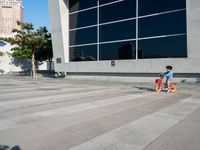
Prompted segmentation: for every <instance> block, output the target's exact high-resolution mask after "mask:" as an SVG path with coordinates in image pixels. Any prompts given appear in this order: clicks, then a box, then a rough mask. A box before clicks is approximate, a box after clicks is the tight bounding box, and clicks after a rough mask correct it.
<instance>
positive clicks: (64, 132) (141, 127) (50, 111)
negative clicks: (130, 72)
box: [0, 76, 200, 150]
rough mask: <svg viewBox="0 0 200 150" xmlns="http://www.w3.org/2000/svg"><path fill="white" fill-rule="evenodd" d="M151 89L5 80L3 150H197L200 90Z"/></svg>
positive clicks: (1, 88) (0, 96)
mask: <svg viewBox="0 0 200 150" xmlns="http://www.w3.org/2000/svg"><path fill="white" fill-rule="evenodd" d="M153 85H154V83H153V81H152V83H130V82H129V83H128V82H111V81H95V80H89V81H87V80H72V79H70V80H69V79H48V78H40V79H38V80H32V79H30V78H28V77H17V76H15V77H13V76H0V149H1V150H2V149H3V150H7V149H8V150H10V149H12V148H13V147H15V148H16V149H15V150H17V149H18V150H199V149H200V84H197V83H196V84H195V83H187V84H186V83H181V84H178V91H177V92H176V93H165V92H161V93H156V92H153V91H152V90H151V89H152V88H153ZM6 147H7V148H6ZM8 147H9V148H8ZM13 149H14V148H13Z"/></svg>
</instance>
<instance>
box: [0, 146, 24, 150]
mask: <svg viewBox="0 0 200 150" xmlns="http://www.w3.org/2000/svg"><path fill="white" fill-rule="evenodd" d="M0 150H22V149H21V148H20V147H19V146H17V145H16V146H13V147H10V146H7V145H0Z"/></svg>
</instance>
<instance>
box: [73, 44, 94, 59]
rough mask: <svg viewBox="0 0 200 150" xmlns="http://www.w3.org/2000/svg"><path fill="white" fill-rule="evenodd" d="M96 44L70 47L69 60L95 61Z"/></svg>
mask: <svg viewBox="0 0 200 150" xmlns="http://www.w3.org/2000/svg"><path fill="white" fill-rule="evenodd" d="M96 60H97V45H90V46H79V47H72V48H70V61H96Z"/></svg>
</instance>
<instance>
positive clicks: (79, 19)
mask: <svg viewBox="0 0 200 150" xmlns="http://www.w3.org/2000/svg"><path fill="white" fill-rule="evenodd" d="M69 18H70V22H69V23H70V29H73V28H79V27H83V26H89V25H94V24H97V9H91V10H87V11H84V12H79V13H75V14H71V15H70V16H69Z"/></svg>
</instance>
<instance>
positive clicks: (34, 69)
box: [31, 51, 36, 78]
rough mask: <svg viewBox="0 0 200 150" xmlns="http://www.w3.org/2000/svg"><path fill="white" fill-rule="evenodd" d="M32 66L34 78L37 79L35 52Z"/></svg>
mask: <svg viewBox="0 0 200 150" xmlns="http://www.w3.org/2000/svg"><path fill="white" fill-rule="evenodd" d="M31 64H32V71H31V73H32V77H33V78H36V67H35V51H33V53H32V60H31Z"/></svg>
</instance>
